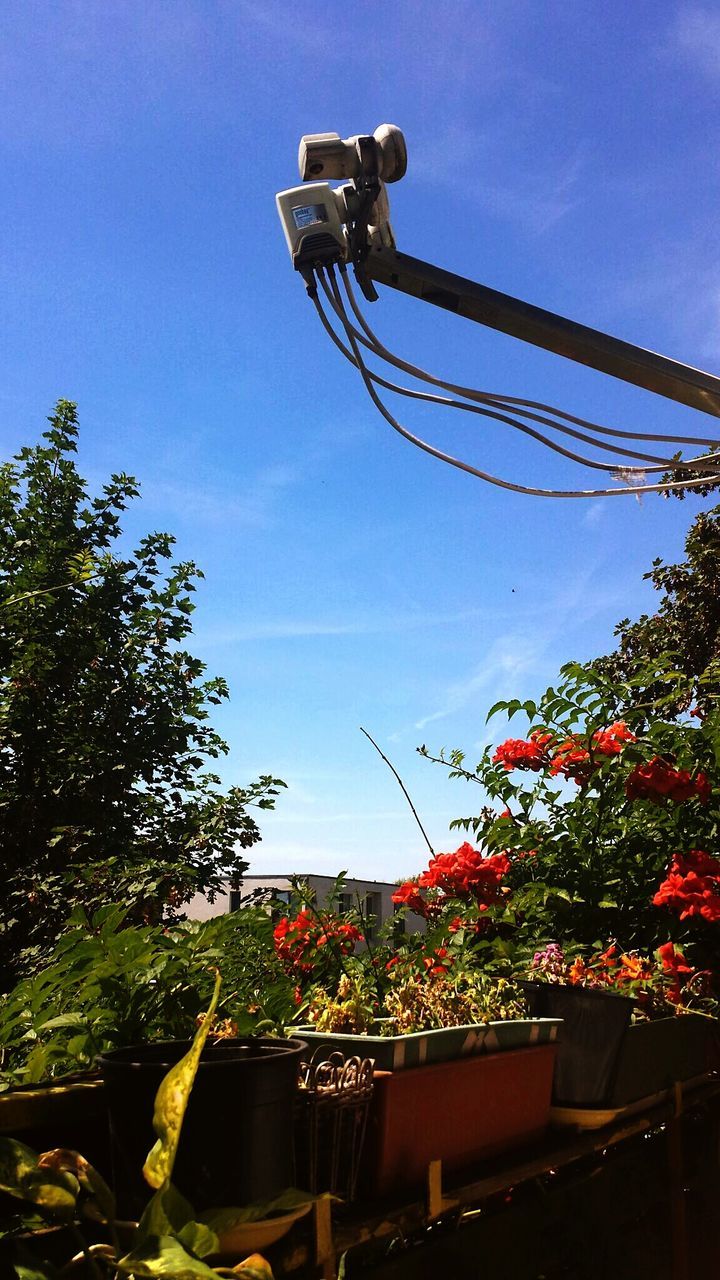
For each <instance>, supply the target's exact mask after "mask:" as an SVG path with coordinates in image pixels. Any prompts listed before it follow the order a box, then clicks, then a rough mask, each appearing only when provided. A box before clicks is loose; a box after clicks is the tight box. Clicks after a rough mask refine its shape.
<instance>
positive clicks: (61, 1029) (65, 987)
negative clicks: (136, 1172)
mask: <svg viewBox="0 0 720 1280" xmlns="http://www.w3.org/2000/svg"><path fill="white" fill-rule="evenodd" d="M215 964H220V965H222V968H223V972H224V973H225V976H226V991H225V992H224V993H223V997H222V1001H221V1010H220V1017H221V1020H222V1019H229V1021H230V1022H231V1023H232V1025H233V1026H234V1027H235V1028H236V1033H237V1034H238V1035H239V1036H248V1035H263V1034H267V1033H268V1032H271V1033H274V1034H282V1029H283V1027H284V1025H285V1023H286V1022H287V1021H288V1019H289V1018H290V1017H291V1016H292V1014H293V1013H294V1011H295V1010H296V1008H297V1006H296V1003H295V997H294V988H293V984H292V983H291V982H290V980H289V979H288V978H287V976H286V975H285V973H284V971H283V969H282V967H281V965H280V964H279V962H278V960H277V958H276V956H275V951H274V948H273V941H272V923H271V921H270V919H269V917H268V915H267V913H266V912H265V911H263V910H262V908H261V907H252V906H251V907H247V908H243V909H242V910H240V911H237V912H234V913H232V914H231V915H225V916H219V917H217V918H216V919H213V920H208V921H203V922H194V921H193V922H191V921H188V922H185V923H182V924H177V925H173V926H161V925H148V926H137V925H130V924H128V923H127V920H126V912H125V909H124V908H123V907H122V906H121V905H108V906H107V907H104V908H102V909H101V910H99V911H97V912H96V913H95V914H94V915H93V916H91V917H89V916H88V915H87V914H86V913H85V912H83V911H81V910H77V911H75V912H74V913H73V915H72V917H71V919H70V921H69V923H68V927H67V929H66V930H65V931H64V933H63V934H62V935H61V937H60V938H59V940H58V942H57V944H56V946H55V949H54V951H53V953H52V955H51V956H50V958H49V960H48V963H47V964H45V965H44V966H43V968H42V969H39V970H38V971H37V972H36V973H34V974H32V975H30V976H29V977H27V978H25V979H24V980H23V981H21V982H20V983H19V984H18V985H17V986H16V987H15V988H14V990H13V991H11V992H10V993H9V994H8V995H7V996H5V997H3V998H2V1000H0V1132H4V1133H12V1134H14V1136H16V1137H17V1138H19V1139H20V1140H22V1141H24V1142H27V1143H29V1144H31V1145H33V1146H35V1147H38V1146H40V1147H50V1146H59V1145H60V1146H69V1147H73V1148H78V1149H81V1150H83V1151H84V1152H85V1153H86V1155H87V1156H88V1157H89V1158H91V1159H92V1160H93V1162H94V1163H98V1164H99V1166H100V1167H101V1168H107V1165H108V1155H107V1150H106V1147H107V1143H106V1142H105V1135H106V1132H107V1103H106V1098H105V1087H104V1084H103V1080H102V1077H101V1075H100V1073H99V1071H98V1070H97V1059H98V1056H99V1055H100V1054H102V1053H107V1052H110V1051H112V1050H114V1049H117V1048H120V1047H122V1046H127V1045H133V1044H138V1043H140V1042H142V1043H154V1042H156V1041H159V1040H166V1041H167V1040H188V1039H190V1038H191V1037H192V1035H193V1033H194V1030H195V1025H196V1020H197V1018H198V1016H199V1015H200V1014H201V1012H202V1010H203V1008H205V1007H206V1006H207V1003H208V1000H209V998H210V994H211V978H210V967H211V966H212V965H215Z"/></svg>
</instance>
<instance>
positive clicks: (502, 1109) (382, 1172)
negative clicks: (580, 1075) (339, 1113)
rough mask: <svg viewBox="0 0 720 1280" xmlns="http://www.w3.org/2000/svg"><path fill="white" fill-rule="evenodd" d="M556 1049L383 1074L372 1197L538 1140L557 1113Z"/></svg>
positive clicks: (368, 1158)
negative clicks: (439, 1168)
mask: <svg viewBox="0 0 720 1280" xmlns="http://www.w3.org/2000/svg"><path fill="white" fill-rule="evenodd" d="M555 1049H556V1046H555V1045H554V1044H543V1045H538V1046H537V1047H534V1048H529V1049H512V1050H510V1051H508V1052H507V1053H491V1054H485V1055H480V1056H475V1057H471V1058H459V1059H457V1060H456V1061H454V1062H440V1063H437V1064H436V1065H434V1066H425V1067H411V1068H410V1069H409V1070H407V1071H393V1072H387V1071H377V1072H376V1073H375V1088H374V1092H373V1101H372V1106H371V1112H370V1123H369V1131H368V1136H367V1142H366V1147H365V1155H364V1157H363V1171H362V1174H361V1177H362V1181H363V1184H364V1189H365V1191H366V1192H367V1193H369V1194H371V1195H378V1196H380V1195H388V1194H392V1193H393V1192H394V1191H396V1190H402V1189H404V1188H408V1187H419V1186H421V1185H422V1184H423V1183H424V1181H425V1177H426V1173H427V1167H428V1165H429V1163H430V1161H431V1160H438V1159H439V1160H442V1162H443V1167H444V1168H445V1169H447V1170H449V1171H451V1170H454V1169H462V1168H464V1167H465V1166H467V1165H471V1164H473V1163H474V1162H475V1161H477V1160H479V1159H481V1158H483V1157H485V1156H489V1155H493V1154H494V1153H496V1152H498V1151H503V1150H505V1149H506V1148H509V1147H512V1146H516V1145H520V1144H522V1143H524V1142H527V1141H529V1140H530V1139H533V1138H537V1137H539V1136H540V1135H541V1134H542V1133H543V1132H544V1131H545V1129H546V1127H547V1124H548V1120H549V1114H550V1094H551V1089H552V1076H553V1067H554V1064H555Z"/></svg>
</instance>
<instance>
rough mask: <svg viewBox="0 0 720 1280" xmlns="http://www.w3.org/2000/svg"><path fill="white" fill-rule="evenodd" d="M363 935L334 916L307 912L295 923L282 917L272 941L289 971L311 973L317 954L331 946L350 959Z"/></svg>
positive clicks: (296, 919) (302, 913) (274, 931)
mask: <svg viewBox="0 0 720 1280" xmlns="http://www.w3.org/2000/svg"><path fill="white" fill-rule="evenodd" d="M362 941H363V936H362V934H361V933H360V930H359V929H357V928H356V927H355V925H354V924H349V923H347V922H346V921H344V920H336V919H334V918H332V917H323V916H317V915H314V914H313V912H312V911H308V910H307V909H304V910H303V911H301V912H300V914H299V915H298V916H296V917H295V919H294V920H290V919H289V918H288V917H287V916H283V918H282V919H281V920H278V922H277V924H276V925H275V928H274V929H273V942H274V944H275V951H276V954H277V955H278V957H279V959H280V960H281V961H282V963H283V964H284V965H285V967H286V968H288V969H294V970H296V971H298V972H300V973H312V970H313V968H314V961H315V953H316V952H317V951H321V950H322V949H323V948H324V947H330V948H332V949H334V950H336V951H339V952H340V953H341V955H344V956H347V955H350V953H351V952H352V951H353V950H354V947H355V943H356V942H362Z"/></svg>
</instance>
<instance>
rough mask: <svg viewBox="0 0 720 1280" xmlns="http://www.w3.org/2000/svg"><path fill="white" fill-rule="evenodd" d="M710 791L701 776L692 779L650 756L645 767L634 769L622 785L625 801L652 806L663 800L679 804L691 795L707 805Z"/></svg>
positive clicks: (702, 775) (637, 766) (684, 770)
mask: <svg viewBox="0 0 720 1280" xmlns="http://www.w3.org/2000/svg"><path fill="white" fill-rule="evenodd" d="M710 791H711V788H710V783H709V782H708V780H707V778H706V776H705V774H704V773H699V774H698V775H697V777H696V778H693V777H692V774H690V773H688V771H687V769H675V768H674V766H673V765H671V764H669V763H668V761H667V760H663V758H662V756H653V758H652V760H648V762H647V764H638V765H636V766H635V768H634V769H633V771H632V773H631V774H630V775H629V777H628V779H627V781H626V783H625V794H626V796H627V798H628V800H650V801H651V802H652V803H653V804H661V803H662V801H663V800H664V799H667V800H671V801H672V802H673V804H682V802H683V801H684V800H689V799H690V797H691V796H694V795H696V796H698V797H699V799H700V801H701V803H702V804H707V802H708V800H709V799H710Z"/></svg>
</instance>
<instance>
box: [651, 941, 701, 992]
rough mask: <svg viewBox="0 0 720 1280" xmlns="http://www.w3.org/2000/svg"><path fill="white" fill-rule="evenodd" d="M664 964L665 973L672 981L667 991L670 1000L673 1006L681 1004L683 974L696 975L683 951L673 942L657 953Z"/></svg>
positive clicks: (664, 945)
mask: <svg viewBox="0 0 720 1280" xmlns="http://www.w3.org/2000/svg"><path fill="white" fill-rule="evenodd" d="M657 953H658V955H659V957H660V960H661V962H662V967H663V971H664V973H665V974H666V976H667V977H668V978H669V979H670V986H669V987H668V989H667V991H666V993H665V994H666V995H667V998H668V1000H670V1001H671V1002H672V1003H673V1004H680V1003H681V1000H682V989H681V988H682V979H681V978H680V974H681V973H694V972H695V970H694V969H693V967H692V965H689V964H687V962H686V960H685V956H684V955H683V953H682V951H680V950H679V948H677V947H676V946H675V945H674V943H672V942H664V943H663V945H662V946H661V947H658V951H657Z"/></svg>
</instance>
